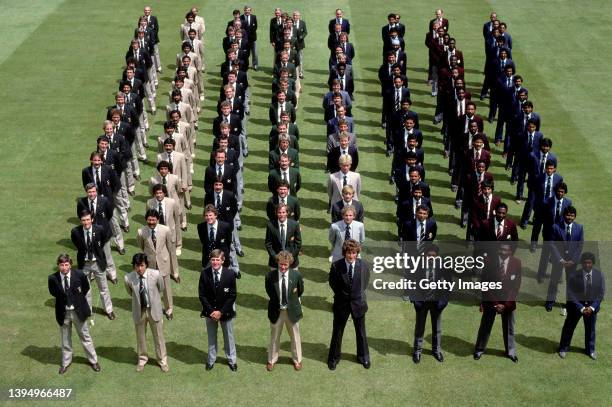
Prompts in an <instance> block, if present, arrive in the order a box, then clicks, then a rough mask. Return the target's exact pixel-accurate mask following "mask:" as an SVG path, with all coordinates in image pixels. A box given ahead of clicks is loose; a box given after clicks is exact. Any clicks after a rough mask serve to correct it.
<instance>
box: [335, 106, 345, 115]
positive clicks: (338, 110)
mask: <svg viewBox="0 0 612 407" xmlns="http://www.w3.org/2000/svg"><path fill="white" fill-rule="evenodd" d="M336 113H338V116H340V117H344V107H343V106H342V107H339V108H338V109H336Z"/></svg>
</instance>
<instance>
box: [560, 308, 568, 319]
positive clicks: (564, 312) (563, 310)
mask: <svg viewBox="0 0 612 407" xmlns="http://www.w3.org/2000/svg"><path fill="white" fill-rule="evenodd" d="M566 315H567V310H566V309H565V308H563V307H561V316H563V317H564V316H566Z"/></svg>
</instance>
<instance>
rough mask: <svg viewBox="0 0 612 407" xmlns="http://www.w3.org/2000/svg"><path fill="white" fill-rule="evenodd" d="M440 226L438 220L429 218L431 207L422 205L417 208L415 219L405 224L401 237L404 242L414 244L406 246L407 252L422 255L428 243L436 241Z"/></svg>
mask: <svg viewBox="0 0 612 407" xmlns="http://www.w3.org/2000/svg"><path fill="white" fill-rule="evenodd" d="M437 232H438V225H437V224H436V219H435V218H433V217H431V218H430V217H429V207H428V206H425V205H423V204H421V205H420V206H418V207H417V208H416V214H415V217H414V219H411V220H409V221H407V222H406V223H404V227H403V228H402V235H401V236H400V237H401V238H402V240H403V241H404V242H414V244H412V245H411V244H408V245H407V246H405V251H407V252H414V250H413V248H415V249H416V252H418V253H421V252H422V251H423V250H424V249H425V246H426V244H427V242H433V241H434V240H435V239H436V234H437Z"/></svg>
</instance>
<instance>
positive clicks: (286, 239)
mask: <svg viewBox="0 0 612 407" xmlns="http://www.w3.org/2000/svg"><path fill="white" fill-rule="evenodd" d="M265 246H266V250H267V251H268V266H269V267H270V269H271V270H276V269H277V268H278V265H277V263H276V255H277V254H278V253H279V252H281V251H288V252H290V253H291V255H292V256H293V263H291V265H290V267H291V268H293V269H297V267H298V265H299V257H298V256H299V254H300V250H301V249H302V233H301V231H300V225H299V223H298V222H296V221H295V220H293V219H288V210H287V205H283V204H278V205H277V206H276V220H270V221H268V223H267V225H266V238H265Z"/></svg>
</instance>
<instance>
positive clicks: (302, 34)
mask: <svg viewBox="0 0 612 407" xmlns="http://www.w3.org/2000/svg"><path fill="white" fill-rule="evenodd" d="M293 30H294V31H295V32H296V36H297V51H298V59H299V61H300V64H299V65H298V66H297V73H298V78H300V79H304V48H306V41H305V38H306V36H307V35H308V29H307V28H306V21H304V20H302V15H301V14H300V12H299V11H297V10H295V11H294V12H293Z"/></svg>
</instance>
